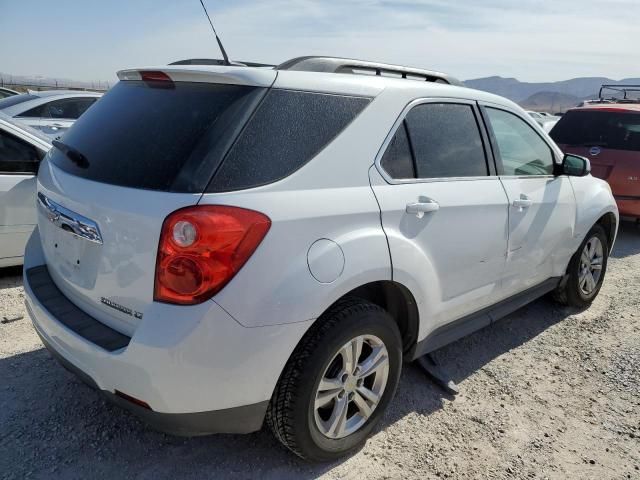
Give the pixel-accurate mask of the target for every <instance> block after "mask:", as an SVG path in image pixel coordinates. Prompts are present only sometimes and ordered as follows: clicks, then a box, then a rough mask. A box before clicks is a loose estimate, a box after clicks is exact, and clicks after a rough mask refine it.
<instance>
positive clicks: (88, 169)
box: [51, 81, 263, 192]
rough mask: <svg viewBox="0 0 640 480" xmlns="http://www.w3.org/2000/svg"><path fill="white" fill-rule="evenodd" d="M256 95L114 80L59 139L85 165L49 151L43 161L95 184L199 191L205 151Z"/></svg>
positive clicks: (228, 88) (204, 178) (207, 164)
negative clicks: (84, 160) (98, 99)
mask: <svg viewBox="0 0 640 480" xmlns="http://www.w3.org/2000/svg"><path fill="white" fill-rule="evenodd" d="M262 92H263V89H260V88H256V87H247V86H238V85H219V84H210V83H186V82H177V83H175V84H173V83H166V82H149V83H145V82H140V81H122V82H119V83H118V84H117V85H116V86H114V87H113V88H112V89H111V90H110V91H109V92H108V93H107V94H105V95H104V96H103V97H102V98H101V99H100V101H98V102H95V104H94V105H93V106H92V107H91V108H90V109H88V110H87V112H86V113H85V114H84V115H82V116H81V117H80V118H79V119H78V120H77V121H76V122H75V123H74V126H73V128H72V129H70V130H69V131H68V132H66V133H65V135H64V138H63V139H62V141H63V142H64V143H65V144H66V145H67V146H69V147H70V148H72V149H73V150H75V151H77V152H79V153H81V154H82V155H83V156H84V157H85V158H86V160H87V162H86V163H84V162H81V163H82V165H78V164H77V163H74V162H73V161H72V160H70V159H69V158H68V157H67V156H66V155H65V154H63V153H62V152H61V151H60V150H59V149H57V148H54V149H53V150H52V153H51V161H52V163H54V164H55V165H56V166H58V167H59V168H62V169H63V170H65V171H67V172H69V173H71V174H73V175H77V176H80V177H83V178H87V179H89V180H95V181H98V182H104V183H110V184H113V185H120V186H125V187H135V188H145V189H151V190H164V191H175V192H202V191H203V190H204V188H205V186H206V184H207V183H208V181H209V179H210V178H211V174H212V172H213V170H214V169H215V167H216V166H217V163H216V161H217V162H219V159H217V160H216V159H215V158H213V157H212V155H214V154H216V153H219V152H218V148H217V147H218V146H219V144H221V143H224V142H225V141H227V140H228V138H229V137H230V136H231V133H232V130H230V129H231V127H232V126H233V125H235V124H237V123H238V122H244V121H245V118H244V117H242V115H243V114H246V110H247V109H249V110H251V109H253V108H254V105H255V102H256V101H257V99H256V98H254V97H255V95H257V94H259V95H262ZM252 102H253V103H252ZM240 117H242V118H240ZM221 133H224V135H222V134H221ZM220 155H221V154H220ZM214 156H215V155H214ZM187 170H188V171H187Z"/></svg>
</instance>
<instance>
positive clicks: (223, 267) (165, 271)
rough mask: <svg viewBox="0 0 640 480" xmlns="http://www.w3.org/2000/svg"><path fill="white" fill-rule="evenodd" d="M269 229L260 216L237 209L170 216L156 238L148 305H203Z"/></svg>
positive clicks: (217, 207) (198, 210)
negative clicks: (153, 268) (156, 250)
mask: <svg viewBox="0 0 640 480" xmlns="http://www.w3.org/2000/svg"><path fill="white" fill-rule="evenodd" d="M270 227H271V220H270V219H269V217H267V216H266V215H264V214H262V213H259V212H255V211H253V210H246V209H244V208H238V207H228V206H222V205H202V206H195V207H188V208H183V209H181V210H177V211H175V212H173V213H172V214H171V215H169V216H168V217H167V218H166V219H165V221H164V223H163V225H162V231H161V233H160V244H159V246H158V258H157V260H156V279H155V288H154V296H153V298H154V300H156V301H158V302H166V303H176V304H180V305H193V304H196V303H202V302H204V301H205V300H208V299H209V298H211V297H212V296H213V295H215V294H216V293H218V292H219V291H220V290H222V288H223V287H224V286H225V285H226V284H227V283H229V281H230V280H231V279H232V278H233V277H234V275H235V274H236V273H238V271H239V270H240V269H241V268H242V266H243V265H244V264H245V262H246V261H247V260H248V259H249V257H251V255H252V254H253V252H254V251H255V250H256V248H258V245H260V242H262V239H263V238H264V237H265V235H266V234H267V232H268V231H269V228H270Z"/></svg>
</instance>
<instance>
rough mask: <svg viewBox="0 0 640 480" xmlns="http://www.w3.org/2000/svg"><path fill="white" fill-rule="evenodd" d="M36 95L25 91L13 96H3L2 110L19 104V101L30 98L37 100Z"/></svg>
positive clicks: (0, 104)
mask: <svg viewBox="0 0 640 480" xmlns="http://www.w3.org/2000/svg"><path fill="white" fill-rule="evenodd" d="M36 98H39V97H37V96H36V95H31V94H28V93H23V94H22V95H14V96H12V97H7V98H3V99H2V100H0V110H2V109H3V108H7V107H13V106H14V105H18V104H19V103H23V102H26V101H28V100H35V99H36Z"/></svg>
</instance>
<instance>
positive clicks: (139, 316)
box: [100, 297, 142, 320]
mask: <svg viewBox="0 0 640 480" xmlns="http://www.w3.org/2000/svg"><path fill="white" fill-rule="evenodd" d="M100 302H102V303H104V304H105V305H106V306H107V307H111V308H113V309H115V310H118V311H119V312H122V313H126V314H127V315H130V316H132V317H135V318H137V319H138V320H140V319H142V313H141V312H137V311H135V310H131V309H130V308H128V307H125V306H124V305H120V304H119V303H116V302H114V301H112V300H109V299H108V298H104V297H100Z"/></svg>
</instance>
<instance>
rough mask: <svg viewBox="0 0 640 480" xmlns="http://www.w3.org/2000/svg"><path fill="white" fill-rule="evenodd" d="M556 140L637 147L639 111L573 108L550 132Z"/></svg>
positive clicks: (628, 147)
mask: <svg viewBox="0 0 640 480" xmlns="http://www.w3.org/2000/svg"><path fill="white" fill-rule="evenodd" d="M550 135H551V138H553V139H554V140H555V142H556V143H559V144H562V145H571V146H578V145H579V146H593V145H598V146H601V147H606V148H611V149H614V150H632V151H636V152H637V151H640V112H625V111H610V110H572V111H569V112H567V113H566V114H565V115H564V116H563V117H562V118H561V119H560V121H559V122H558V123H557V124H556V126H555V127H554V128H553V130H552V131H551V133H550Z"/></svg>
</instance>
